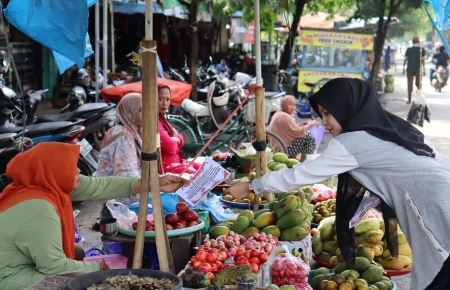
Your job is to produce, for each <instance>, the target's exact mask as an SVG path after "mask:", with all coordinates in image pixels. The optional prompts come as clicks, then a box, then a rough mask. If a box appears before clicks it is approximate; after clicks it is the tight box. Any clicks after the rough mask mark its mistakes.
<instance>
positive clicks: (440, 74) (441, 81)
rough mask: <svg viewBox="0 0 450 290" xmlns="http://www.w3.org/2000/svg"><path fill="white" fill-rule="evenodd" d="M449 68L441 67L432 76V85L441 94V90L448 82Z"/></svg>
mask: <svg viewBox="0 0 450 290" xmlns="http://www.w3.org/2000/svg"><path fill="white" fill-rule="evenodd" d="M448 74H449V71H448V68H446V67H443V66H441V65H440V66H439V67H438V68H437V69H436V71H435V72H434V73H433V75H432V79H431V85H432V86H433V87H434V90H435V91H437V92H441V89H442V88H443V87H445V86H446V85H447V80H448Z"/></svg>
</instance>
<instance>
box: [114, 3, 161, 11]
mask: <svg viewBox="0 0 450 290" xmlns="http://www.w3.org/2000/svg"><path fill="white" fill-rule="evenodd" d="M161 5H162V4H161ZM113 11H114V13H123V14H136V13H140V14H145V4H144V3H140V2H138V3H126V2H121V1H113ZM153 13H154V14H155V13H156V14H164V10H163V9H162V6H160V4H158V3H156V2H153Z"/></svg>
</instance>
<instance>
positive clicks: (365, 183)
mask: <svg viewBox="0 0 450 290" xmlns="http://www.w3.org/2000/svg"><path fill="white" fill-rule="evenodd" d="M309 101H310V103H311V106H312V107H313V109H314V110H315V111H316V112H317V113H318V114H319V115H320V116H321V117H322V125H323V126H325V128H326V129H327V130H328V131H329V133H330V134H331V135H332V136H333V137H334V138H333V139H332V140H331V141H330V143H329V144H328V147H327V148H326V149H325V150H324V151H323V152H322V154H321V155H320V156H319V157H318V158H317V159H315V160H312V161H308V162H305V163H303V164H302V165H300V166H299V165H297V166H296V167H294V168H292V169H283V170H280V171H273V172H270V173H267V174H266V175H264V176H263V177H262V178H259V179H255V180H253V181H252V182H251V184H250V185H249V184H248V182H235V183H233V185H232V186H231V187H230V188H229V192H230V194H231V195H233V196H234V197H235V198H242V197H241V195H243V194H244V193H246V192H247V191H246V190H244V189H246V187H247V186H249V187H250V188H251V189H253V190H254V191H255V193H257V194H265V193H269V192H274V193H279V192H287V191H291V190H294V189H296V188H299V187H301V186H304V185H309V184H314V183H318V182H321V181H323V180H325V179H327V178H329V177H330V176H332V175H338V187H337V197H336V199H337V200H336V202H337V206H336V233H337V237H338V244H339V248H340V250H341V252H342V254H343V257H344V259H345V260H346V261H347V262H349V263H354V257H355V232H354V228H349V221H350V220H351V219H352V217H353V216H354V214H355V212H356V210H357V209H358V207H359V205H360V202H361V200H362V199H363V197H364V193H365V192H366V190H367V191H369V192H370V193H371V194H372V195H374V196H376V197H378V198H379V199H380V203H381V208H382V212H383V218H384V220H385V227H386V231H385V236H386V241H387V245H388V248H389V250H390V252H391V253H392V255H393V256H396V255H397V254H398V238H397V234H396V232H397V220H398V222H399V224H400V226H401V228H402V230H403V232H404V233H405V235H406V237H407V239H408V242H409V244H410V246H411V248H412V252H413V260H414V264H413V274H412V279H411V286H412V287H413V288H414V289H433V290H436V289H450V278H449V277H450V275H449V274H450V271H449V270H448V269H449V268H450V265H449V264H450V262H449V260H448V257H449V253H450V241H449V239H448V234H449V233H450V225H447V223H446V222H445V221H447V220H450V210H448V209H450V199H449V198H448V197H449V195H450V165H449V164H448V163H447V162H446V161H444V160H443V159H442V158H440V157H439V156H438V155H437V154H436V152H434V150H433V149H432V148H431V147H430V146H431V144H430V143H429V144H430V146H429V145H427V144H426V143H425V140H424V136H423V134H422V133H420V132H419V131H418V130H417V129H416V128H414V127H413V126H412V125H411V124H409V123H408V122H406V121H404V120H403V119H401V118H399V117H397V116H395V115H393V114H391V113H389V112H386V111H385V110H384V109H383V108H382V107H381V104H380V103H379V101H378V98H377V96H376V94H375V92H374V90H373V89H372V88H371V86H370V84H369V83H367V82H365V81H362V80H359V79H349V78H337V79H334V80H331V81H329V82H328V83H327V84H325V85H324V86H323V87H322V88H321V89H320V90H319V91H318V92H317V93H316V94H314V95H313V96H311V97H310V98H309Z"/></svg>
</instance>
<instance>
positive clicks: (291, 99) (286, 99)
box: [280, 95, 296, 112]
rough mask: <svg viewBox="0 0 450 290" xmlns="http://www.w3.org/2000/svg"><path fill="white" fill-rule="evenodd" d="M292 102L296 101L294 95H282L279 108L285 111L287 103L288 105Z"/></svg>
mask: <svg viewBox="0 0 450 290" xmlns="http://www.w3.org/2000/svg"><path fill="white" fill-rule="evenodd" d="M292 102H294V103H295V102H296V99H295V97H294V96H291V95H286V96H284V97H283V98H282V99H281V102H280V109H281V111H283V112H286V111H287V108H288V107H289V105H290V104H291V103H292Z"/></svg>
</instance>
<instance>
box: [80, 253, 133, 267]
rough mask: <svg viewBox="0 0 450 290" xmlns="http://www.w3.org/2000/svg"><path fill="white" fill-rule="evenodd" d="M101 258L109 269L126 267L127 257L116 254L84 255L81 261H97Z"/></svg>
mask: <svg viewBox="0 0 450 290" xmlns="http://www.w3.org/2000/svg"><path fill="white" fill-rule="evenodd" d="M101 258H103V259H105V263H106V265H108V267H109V268H110V269H127V263H128V258H127V257H125V256H122V255H117V254H112V255H101V256H92V257H84V258H83V262H97V261H98V260H99V259H101Z"/></svg>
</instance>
